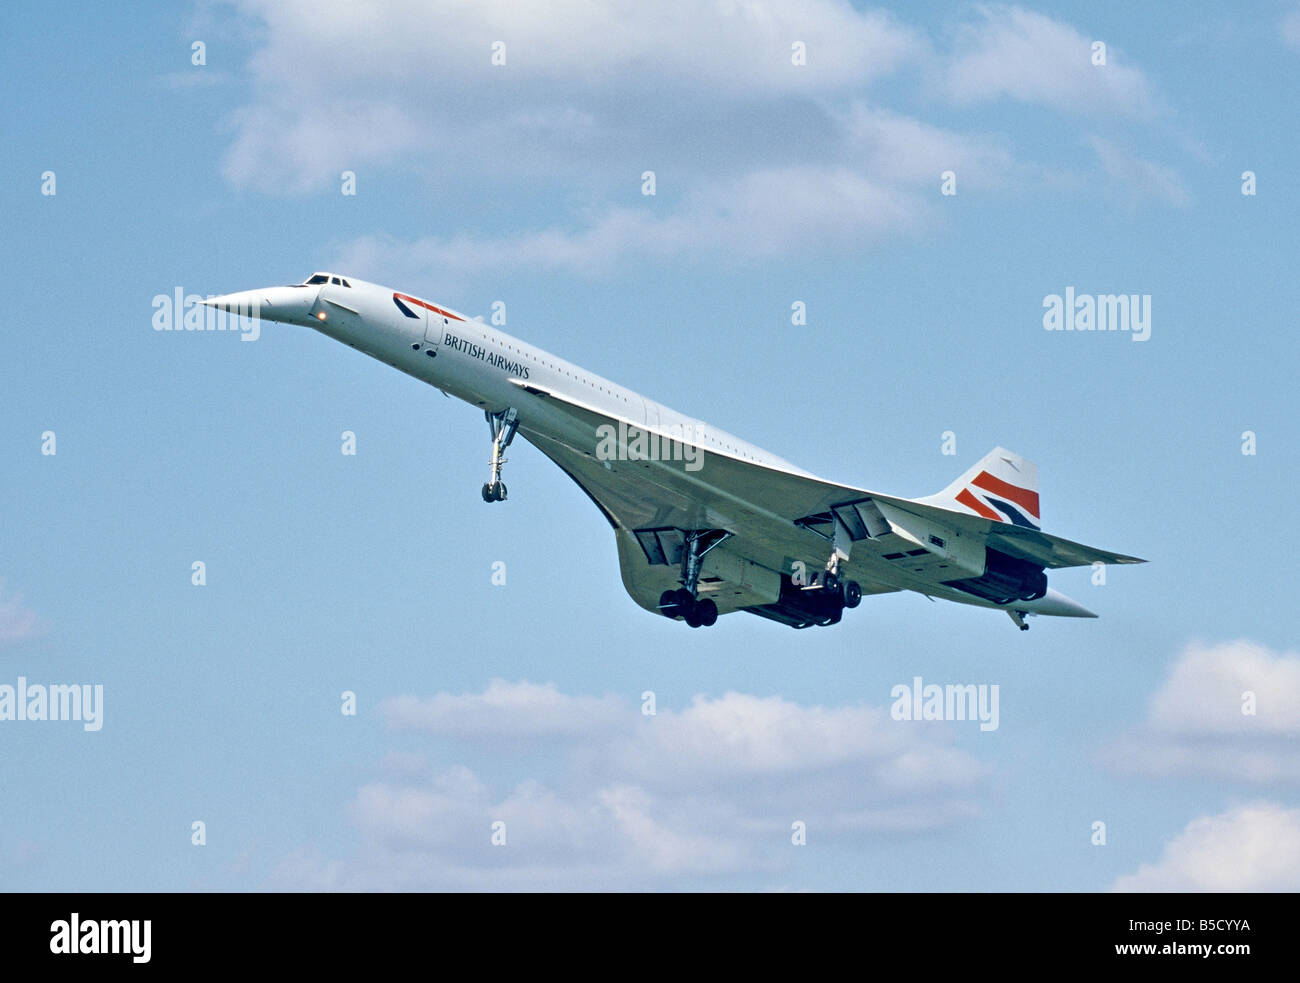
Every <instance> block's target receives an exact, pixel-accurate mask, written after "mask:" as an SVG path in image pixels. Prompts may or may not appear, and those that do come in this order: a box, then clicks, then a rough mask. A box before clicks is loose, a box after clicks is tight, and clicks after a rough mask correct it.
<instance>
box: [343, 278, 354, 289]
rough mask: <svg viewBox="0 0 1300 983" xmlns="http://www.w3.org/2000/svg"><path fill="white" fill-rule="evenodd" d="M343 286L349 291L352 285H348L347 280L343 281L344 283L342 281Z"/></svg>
mask: <svg viewBox="0 0 1300 983" xmlns="http://www.w3.org/2000/svg"><path fill="white" fill-rule="evenodd" d="M343 286H345V287H347V288H348V289H349V290H351V289H352V284H350V283H348V281H347V280H344V281H343Z"/></svg>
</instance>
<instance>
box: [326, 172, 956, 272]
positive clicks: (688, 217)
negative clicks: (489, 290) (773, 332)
mask: <svg viewBox="0 0 1300 983" xmlns="http://www.w3.org/2000/svg"><path fill="white" fill-rule="evenodd" d="M933 183H934V185H935V187H936V188H937V187H938V172H937V171H936V172H935V174H934V175H933ZM648 201H649V202H650V203H651V204H647V205H646V206H645V207H643V208H639V209H633V208H627V207H621V206H620V207H612V208H609V209H607V210H605V211H603V212H600V213H597V214H595V215H593V216H590V217H589V218H588V219H587V220H586V221H585V222H584V223H582V224H580V225H579V227H578V228H576V229H570V228H558V227H552V228H546V229H541V230H535V231H531V232H520V233H515V234H511V235H507V236H502V237H499V238H484V237H481V236H477V235H468V236H465V235H461V236H450V237H434V236H424V237H420V238H417V239H414V240H403V239H400V238H397V237H394V236H363V237H361V238H359V239H357V240H354V241H353V242H352V243H350V244H348V245H346V246H344V247H343V248H342V249H341V251H340V253H339V254H338V256H337V258H336V259H335V260H334V265H335V266H336V267H337V268H339V269H347V270H352V271H355V272H356V275H358V276H361V277H367V276H371V277H375V278H377V279H381V280H382V279H384V278H388V279H395V278H400V277H398V276H395V274H400V275H401V276H404V277H408V278H411V277H413V278H416V279H427V278H428V277H429V276H437V277H441V278H454V277H458V276H469V275H474V274H478V273H485V272H501V271H503V270H524V271H528V272H563V273H566V274H578V275H594V274H600V273H604V272H607V271H609V270H610V269H612V268H615V267H617V266H618V264H620V263H622V262H626V261H630V260H635V261H638V262H640V261H642V260H644V259H645V258H647V257H650V258H655V259H662V258H667V257H699V256H709V257H712V258H718V257H721V258H723V259H724V260H730V261H734V262H745V261H752V260H758V259H763V258H768V257H773V256H779V255H782V254H787V253H792V252H798V251H800V250H809V249H822V250H832V249H837V248H840V249H848V248H852V247H856V246H862V245H865V244H869V243H873V242H877V241H879V240H880V239H882V238H883V237H885V236H888V235H909V234H914V233H916V232H917V231H919V230H920V229H921V228H922V227H923V226H924V225H925V224H926V223H927V222H929V221H931V220H932V210H933V205H932V204H931V203H930V202H928V201H927V200H925V199H924V198H923V197H922V196H921V195H918V194H916V193H915V192H911V191H905V190H901V189H898V188H891V187H890V186H888V185H886V184H883V183H879V182H876V181H874V180H872V179H870V178H867V177H864V176H863V175H862V174H860V173H857V172H855V171H853V170H851V169H849V168H846V167H840V166H831V167H789V168H783V169H773V170H762V171H756V172H753V173H750V174H747V175H744V176H743V177H741V178H739V179H737V180H736V181H734V182H729V183H726V184H721V183H710V184H706V185H704V186H701V187H699V188H698V189H697V190H695V191H693V192H691V193H689V194H688V196H687V202H686V204H685V205H684V206H683V207H680V208H677V209H673V210H670V211H666V212H665V213H661V212H660V211H658V210H657V208H656V206H654V205H653V202H654V201H655V199H653V198H651V199H648Z"/></svg>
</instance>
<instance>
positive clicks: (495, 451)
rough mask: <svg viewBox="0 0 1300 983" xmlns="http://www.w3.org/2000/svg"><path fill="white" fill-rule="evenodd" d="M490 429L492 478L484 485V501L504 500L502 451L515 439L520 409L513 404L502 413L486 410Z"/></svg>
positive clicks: (484, 413)
mask: <svg viewBox="0 0 1300 983" xmlns="http://www.w3.org/2000/svg"><path fill="white" fill-rule="evenodd" d="M483 415H484V416H485V417H487V422H488V430H489V432H490V433H491V434H492V480H491V481H489V482H488V483H487V484H486V485H484V486H483V501H485V502H504V501H505V500H506V483H505V482H504V481H502V480H501V467H502V465H504V464H505V463H506V459H505V458H504V457H502V456H501V455H502V453H503V452H504V451H505V449H506V448H507V447H509V446H510V441H512V440H514V439H515V431H516V430H517V429H518V428H519V411H518V410H516V409H515V408H514V407H513V406H512V407H510V408H509V409H508V410H505V411H504V412H501V413H493V412H492V411H491V410H485V411H484V412H483Z"/></svg>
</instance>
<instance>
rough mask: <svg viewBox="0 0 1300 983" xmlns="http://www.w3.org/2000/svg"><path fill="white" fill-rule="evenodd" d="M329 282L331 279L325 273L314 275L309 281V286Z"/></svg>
mask: <svg viewBox="0 0 1300 983" xmlns="http://www.w3.org/2000/svg"><path fill="white" fill-rule="evenodd" d="M329 282H330V278H329V277H327V276H326V275H325V274H324V273H317V274H314V275H313V276H312V277H310V278H309V279H308V280H307V284H308V285H309V286H310V285H311V284H313V283H329Z"/></svg>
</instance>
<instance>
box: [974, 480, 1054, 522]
mask: <svg viewBox="0 0 1300 983" xmlns="http://www.w3.org/2000/svg"><path fill="white" fill-rule="evenodd" d="M971 484H972V485H974V486H975V487H977V488H983V489H984V490H985V491H991V492H992V493H993V494H994V495H1001V496H1002V497H1003V498H1005V499H1007V500H1008V501H1011V502H1015V503H1016V504H1017V505H1020V506H1022V507H1024V508H1027V509H1028V510H1029V514H1030V515H1031V516H1032V517H1033V518H1035V519H1037V518H1038V492H1036V491H1029V490H1028V489H1026V488H1017V487H1016V486H1015V485H1010V484H1007V482H1005V481H1003V480H1002V479H1001V478H995V477H993V475H991V474H989V473H988V472H987V471H981V472H980V475H979V477H978V478H976V479H975V480H974V481H972V482H971Z"/></svg>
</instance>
